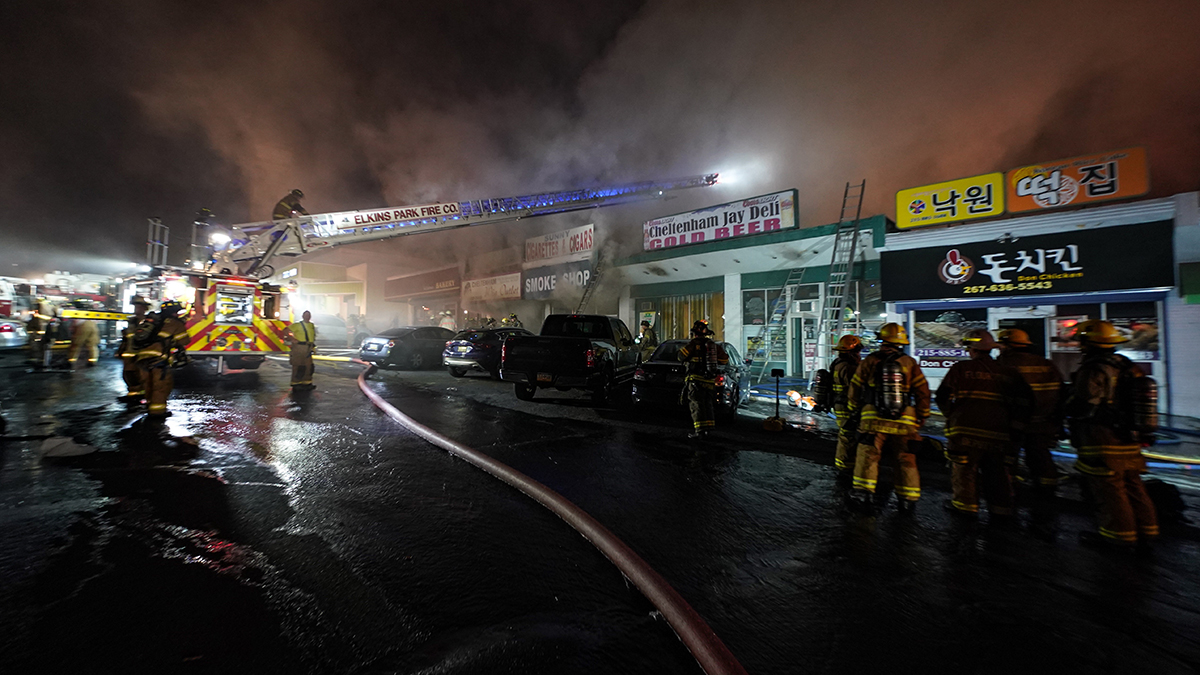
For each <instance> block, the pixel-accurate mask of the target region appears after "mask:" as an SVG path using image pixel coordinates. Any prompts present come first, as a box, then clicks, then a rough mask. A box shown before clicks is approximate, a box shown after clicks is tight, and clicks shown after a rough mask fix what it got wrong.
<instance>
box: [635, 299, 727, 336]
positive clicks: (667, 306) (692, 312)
mask: <svg viewBox="0 0 1200 675" xmlns="http://www.w3.org/2000/svg"><path fill="white" fill-rule="evenodd" d="M640 307H654V308H655V309H656V310H657V311H658V314H659V317H658V324H657V325H656V326H655V330H656V331H657V332H658V338H659V339H660V340H686V339H688V338H689V337H690V332H691V329H692V324H693V323H695V322H696V321H701V320H703V321H707V322H708V328H709V330H711V331H713V333H715V335H714V339H716V340H723V339H725V337H724V336H725V294H724V293H698V294H695V295H676V296H670V297H665V298H653V299H646V300H643V301H642V302H641V303H640ZM643 311H654V310H643Z"/></svg>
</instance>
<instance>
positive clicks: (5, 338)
mask: <svg viewBox="0 0 1200 675" xmlns="http://www.w3.org/2000/svg"><path fill="white" fill-rule="evenodd" d="M26 341H27V339H26V336H25V324H23V323H21V322H20V321H18V320H16V319H0V349H21V348H23V347H24V346H25V343H26Z"/></svg>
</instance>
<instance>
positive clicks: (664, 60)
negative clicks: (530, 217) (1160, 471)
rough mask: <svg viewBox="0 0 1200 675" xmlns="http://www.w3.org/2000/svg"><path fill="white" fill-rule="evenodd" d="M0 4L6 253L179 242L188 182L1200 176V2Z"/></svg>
mask: <svg viewBox="0 0 1200 675" xmlns="http://www.w3.org/2000/svg"><path fill="white" fill-rule="evenodd" d="M0 25H2V26H4V27H5V28H4V30H5V38H4V40H3V41H0V92H2V95H0V236H2V237H3V240H2V242H3V245H2V246H0V274H10V275H17V276H32V275H35V274H40V273H44V272H47V271H50V270H52V269H70V270H72V271H77V272H83V271H93V272H106V271H112V269H115V266H116V265H117V264H119V263H120V262H127V261H129V260H140V259H141V258H142V257H143V256H144V236H145V222H146V218H147V217H148V216H160V217H162V218H163V219H164V222H166V223H167V224H168V225H171V226H172V228H173V230H172V234H173V236H174V237H175V241H176V242H177V243H178V244H183V243H184V242H183V239H184V238H185V233H186V232H187V225H188V224H189V223H190V222H191V216H192V214H193V213H194V212H195V211H196V210H197V209H198V208H200V207H202V206H204V207H208V208H210V209H212V210H213V211H214V212H216V213H217V215H218V218H219V220H220V221H222V222H225V223H239V222H247V221H254V220H263V219H266V218H267V217H268V216H269V214H270V210H271V207H272V206H273V205H274V202H275V201H276V200H277V199H278V198H279V197H281V196H282V195H283V194H284V193H286V192H287V191H288V190H290V189H292V188H295V187H298V188H301V189H303V190H304V191H305V192H306V193H307V194H308V199H307V200H306V202H305V204H306V206H307V207H308V209H309V210H310V211H312V212H314V213H317V212H328V211H339V210H349V209H356V208H374V207H379V206H385V205H394V206H398V205H404V204H413V203H426V202H430V201H452V200H464V199H471V198H479V197H488V196H501V195H509V194H520V193H525V192H535V191H538V190H542V189H553V188H567V187H583V186H589V185H597V184H603V183H611V182H622V181H630V180H642V179H650V178H664V177H672V176H679V175H689V174H698V173H706V172H711V171H720V172H721V173H722V175H723V178H724V180H723V183H722V185H721V186H720V187H719V188H716V189H713V190H709V191H706V192H705V193H703V194H694V195H688V196H686V197H684V198H681V199H679V200H676V201H674V202H672V203H670V204H667V205H661V204H660V205H657V206H655V207H651V208H638V209H631V210H625V211H623V212H622V213H619V214H615V215H609V214H608V212H606V214H605V216H604V217H605V218H608V219H609V220H608V221H607V222H606V223H604V224H605V226H606V227H607V229H608V231H609V236H614V237H617V238H621V237H625V236H628V237H630V238H632V239H636V240H640V237H641V234H640V219H642V218H645V217H650V216H653V215H662V214H665V213H669V212H676V211H681V210H685V209H689V208H694V207H697V206H701V205H704V204H707V203H713V202H717V201H727V200H731V199H736V198H739V197H743V196H750V195H754V194H761V193H764V192H769V191H774V190H778V189H784V188H790V187H796V188H798V189H799V191H800V212H801V219H802V224H804V225H816V224H821V223H825V222H830V221H832V220H834V219H835V218H836V216H837V211H838V207H839V206H840V198H841V187H842V185H843V184H844V183H845V182H846V181H847V180H852V181H857V180H859V179H861V178H864V177H865V178H866V179H867V181H868V199H867V204H866V209H865V211H866V212H867V213H881V212H882V213H886V214H888V215H889V217H893V216H894V205H893V200H894V195H895V192H896V191H897V190H898V189H902V188H905V187H912V186H916V185H921V184H924V183H930V182H936V181H940V180H946V179H951V178H958V177H962V176H968V175H974V174H979V173H984V172H988V171H1003V170H1005V169H1009V168H1013V167H1017V166H1020V165H1023V164H1027V163H1033V162H1038V161H1045V160H1051V159H1058V158H1062V157H1070V156H1073V155H1080V154H1087V153H1091V152H1100V151H1105V150H1111V149H1117V148H1122V147H1127V146H1133V145H1145V146H1147V147H1148V148H1149V152H1150V165H1151V175H1152V189H1153V192H1152V194H1154V195H1167V194H1173V193H1175V192H1181V191H1187V190H1196V189H1200V86H1197V82H1200V38H1198V37H1197V27H1198V26H1200V2H1196V0H1178V1H1173V2H1170V1H1161V2H1154V1H1139V2H1112V1H1105V2H1100V1H1096V0H1093V1H1078V2H1076V1H1073V0H1065V1H1060V2H1044V1H1043V2H1007V3H962V2H957V3H956V2H931V1H912V0H910V1H907V2H884V1H877V2H852V1H843V2H838V3H830V2H799V1H778V2H768V1H750V0H744V1H739V2H728V0H725V1H721V2H716V1H711V2H710V1H706V0H689V1H687V2H684V1H682V0H679V1H676V0H660V1H655V0H647V1H644V2H638V1H635V0H609V1H608V2H602V3H597V2H545V1H542V2H534V1H532V0H525V1H518V2H493V3H485V2H456V1H453V0H437V1H433V2H426V1H417V0H410V1H407V2H383V1H378V2H372V1H357V0H351V1H348V2H347V1H341V2H333V1H319V0H298V1H291V2H277V3H273V2H255V1H253V0H242V1H237V2H234V1H229V0H206V1H205V2H194V1H193V2H179V1H171V0H152V1H151V0H106V1H105V2H59V1H54V0H36V1H26V0H6V1H5V2H3V3H0ZM597 222H598V223H599V222H601V220H600V219H599V217H598V220H597ZM504 227H505V226H488V227H485V228H478V229H479V230H488V229H496V228H504ZM531 227H532V228H536V227H538V226H536V225H527V226H523V227H522V228H517V229H514V230H511V231H504V232H480V233H474V232H473V233H471V235H470V236H466V235H463V234H458V235H455V236H456V237H457V238H456V239H455V240H454V241H455V242H456V243H457V244H459V245H458V246H457V247H456V248H457V249H458V250H459V251H460V252H461V251H463V250H468V249H470V248H472V247H484V246H492V245H496V244H497V243H502V242H503V241H507V240H508V239H519V237H522V236H525V233H527V232H528V231H529V229H530V228H531ZM541 227H550V226H547V225H542V226H541ZM447 236H448V235H444V234H435V235H422V236H421V237H412V238H408V239H411V240H413V241H414V242H415V241H417V240H427V241H425V242H423V243H421V244H419V246H421V247H430V248H436V247H437V246H438V240H439V238H444V237H447ZM464 242H465V245H463V244H464ZM443 248H444V247H443ZM173 253H174V255H173V258H182V256H183V255H184V252H183V246H182V245H179V246H176V247H174V249H173ZM13 263H17V264H18V266H14V265H13ZM106 266H107V267H106Z"/></svg>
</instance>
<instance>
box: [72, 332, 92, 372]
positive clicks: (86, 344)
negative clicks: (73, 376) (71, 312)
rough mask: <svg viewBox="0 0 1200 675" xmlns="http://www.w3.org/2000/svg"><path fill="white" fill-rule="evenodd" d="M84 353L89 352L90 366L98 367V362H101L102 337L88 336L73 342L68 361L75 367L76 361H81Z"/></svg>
mask: <svg viewBox="0 0 1200 675" xmlns="http://www.w3.org/2000/svg"><path fill="white" fill-rule="evenodd" d="M83 352H87V362H88V365H89V366H94V365H96V362H97V361H99V360H100V336H99V335H96V334H88V335H84V336H82V337H80V338H79V339H78V340H72V341H71V355H70V356H69V357H68V358H67V361H69V362H70V363H71V365H75V361H77V360H78V359H79V355H80V354H81V353H83Z"/></svg>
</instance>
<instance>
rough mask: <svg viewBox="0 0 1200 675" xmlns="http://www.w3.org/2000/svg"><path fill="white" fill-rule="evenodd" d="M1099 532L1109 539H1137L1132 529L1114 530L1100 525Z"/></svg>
mask: <svg viewBox="0 0 1200 675" xmlns="http://www.w3.org/2000/svg"><path fill="white" fill-rule="evenodd" d="M1100 534H1101V535H1103V536H1105V537H1108V538H1109V539H1116V540H1117V541H1123V542H1126V543H1129V542H1136V541H1137V532H1133V531H1129V532H1116V531H1114V530H1110V529H1108V528H1104V527H1102V528H1100Z"/></svg>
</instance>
